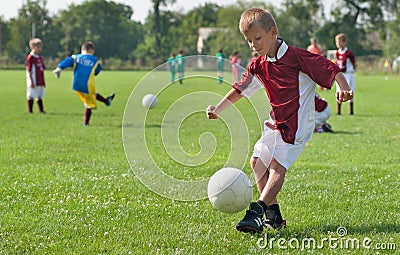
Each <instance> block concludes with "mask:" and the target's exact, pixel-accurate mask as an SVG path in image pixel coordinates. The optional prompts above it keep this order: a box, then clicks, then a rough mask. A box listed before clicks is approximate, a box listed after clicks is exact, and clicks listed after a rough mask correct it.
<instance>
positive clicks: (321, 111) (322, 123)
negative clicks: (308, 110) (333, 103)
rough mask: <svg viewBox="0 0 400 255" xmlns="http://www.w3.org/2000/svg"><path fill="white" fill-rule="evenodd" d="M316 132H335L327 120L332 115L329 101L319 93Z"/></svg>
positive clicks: (316, 98)
mask: <svg viewBox="0 0 400 255" xmlns="http://www.w3.org/2000/svg"><path fill="white" fill-rule="evenodd" d="M314 101H315V129H314V132H315V133H322V132H330V133H333V130H332V127H331V125H329V124H328V123H327V122H326V121H327V120H328V119H329V117H330V116H331V108H330V107H329V105H328V102H327V101H326V100H325V99H324V98H321V97H320V96H319V95H318V94H317V93H316V94H315V100H314Z"/></svg>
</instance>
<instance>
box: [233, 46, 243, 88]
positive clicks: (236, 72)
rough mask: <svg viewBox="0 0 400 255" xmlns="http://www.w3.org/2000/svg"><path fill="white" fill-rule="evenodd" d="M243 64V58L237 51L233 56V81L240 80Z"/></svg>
mask: <svg viewBox="0 0 400 255" xmlns="http://www.w3.org/2000/svg"><path fill="white" fill-rule="evenodd" d="M241 64H242V58H241V56H240V54H239V52H237V51H235V52H234V53H233V56H232V58H231V65H232V75H233V82H238V81H240V76H241V70H240V69H241Z"/></svg>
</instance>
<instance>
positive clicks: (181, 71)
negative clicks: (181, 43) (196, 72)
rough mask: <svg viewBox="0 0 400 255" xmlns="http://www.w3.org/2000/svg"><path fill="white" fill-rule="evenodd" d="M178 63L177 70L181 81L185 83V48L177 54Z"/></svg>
mask: <svg viewBox="0 0 400 255" xmlns="http://www.w3.org/2000/svg"><path fill="white" fill-rule="evenodd" d="M175 59H176V63H177V65H178V67H177V71H178V78H179V83H180V84H182V83H183V75H184V70H185V57H184V56H183V50H179V51H178V55H177V56H176V58H175Z"/></svg>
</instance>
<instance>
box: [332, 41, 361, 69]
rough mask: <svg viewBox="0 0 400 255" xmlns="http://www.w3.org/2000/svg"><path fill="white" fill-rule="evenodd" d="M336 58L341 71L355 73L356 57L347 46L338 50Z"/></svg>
mask: <svg viewBox="0 0 400 255" xmlns="http://www.w3.org/2000/svg"><path fill="white" fill-rule="evenodd" d="M335 58H336V64H337V65H338V67H339V68H340V71H342V72H344V73H354V70H355V65H356V58H355V57H354V54H353V53H352V52H351V51H350V50H349V49H348V48H347V47H345V48H344V49H343V50H337V51H336V56H335Z"/></svg>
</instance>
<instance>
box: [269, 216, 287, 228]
mask: <svg viewBox="0 0 400 255" xmlns="http://www.w3.org/2000/svg"><path fill="white" fill-rule="evenodd" d="M276 218H277V217H276ZM276 218H275V220H272V219H266V220H264V227H265V228H267V229H281V228H286V220H277V219H276Z"/></svg>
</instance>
